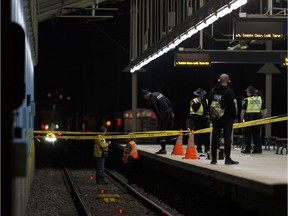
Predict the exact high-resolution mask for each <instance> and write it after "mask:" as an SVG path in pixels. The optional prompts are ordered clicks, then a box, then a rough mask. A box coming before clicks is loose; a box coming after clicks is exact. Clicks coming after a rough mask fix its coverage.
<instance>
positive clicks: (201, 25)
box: [196, 20, 208, 31]
mask: <svg viewBox="0 0 288 216" xmlns="http://www.w3.org/2000/svg"><path fill="white" fill-rule="evenodd" d="M207 26H208V25H207V24H206V23H205V21H204V20H203V21H201V22H199V23H198V24H197V25H196V29H197V31H201V30H202V29H204V28H206V27H207Z"/></svg>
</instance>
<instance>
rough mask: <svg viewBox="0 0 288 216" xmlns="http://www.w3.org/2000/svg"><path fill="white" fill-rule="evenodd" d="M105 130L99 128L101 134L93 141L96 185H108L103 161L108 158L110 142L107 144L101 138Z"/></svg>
mask: <svg viewBox="0 0 288 216" xmlns="http://www.w3.org/2000/svg"><path fill="white" fill-rule="evenodd" d="M106 132H107V129H106V128H105V127H101V134H99V135H98V137H97V138H96V139H95V141H94V150H93V156H94V157H95V159H96V184H99V185H104V184H108V181H107V179H106V177H105V174H104V169H105V160H106V158H107V157H108V146H109V145H110V141H109V142H107V141H106V139H105V138H104V137H103V135H105V133H106Z"/></svg>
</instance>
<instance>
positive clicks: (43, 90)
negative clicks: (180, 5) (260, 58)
mask: <svg viewBox="0 0 288 216" xmlns="http://www.w3.org/2000/svg"><path fill="white" fill-rule="evenodd" d="M233 16H235V14H231V15H229V16H226V17H224V18H223V19H221V20H219V21H217V22H216V23H215V25H214V38H212V37H211V36H210V35H211V32H210V30H211V28H209V27H208V28H206V29H205V30H204V43H203V49H224V50H226V48H227V47H228V46H229V42H231V40H229V37H228V38H227V37H223V35H227V34H231V32H232V17H233ZM129 31H130V18H129V1H128V2H124V3H123V4H122V5H120V8H119V13H118V14H117V15H116V16H115V17H114V18H113V19H109V20H105V21H91V20H87V19H68V18H65V19H64V18H58V19H53V20H49V21H45V22H43V23H40V25H39V62H38V64H37V66H36V68H35V96H36V103H37V117H36V127H38V128H39V127H40V124H41V123H43V122H47V121H52V120H53V121H55V119H58V118H59V119H61V120H59V121H60V122H62V125H63V126H62V130H67V126H66V125H67V124H70V125H71V127H69V129H71V130H81V129H83V128H81V125H82V123H83V122H85V124H86V128H85V129H86V130H94V131H95V130H96V131H97V130H98V129H99V127H100V126H101V125H102V124H103V122H105V121H106V120H112V121H113V120H114V119H115V115H117V116H119V115H121V114H122V113H123V112H124V111H125V110H130V109H131V97H132V96H131V82H132V81H131V74H130V73H129V72H123V70H124V68H125V67H126V66H127V65H128V64H129V58H130V53H129V52H130V33H129ZM223 39H227V40H223ZM179 47H185V48H188V47H189V48H197V47H199V34H198V35H196V36H193V37H192V38H190V39H188V40H187V41H185V42H183V43H182V44H180V45H179ZM249 49H251V50H256V49H262V50H265V49H266V48H265V43H260V44H254V45H250V46H249ZM273 49H275V50H277V49H284V50H287V39H286V40H285V41H281V42H273ZM173 55H174V51H170V52H168V53H167V54H166V55H164V56H162V57H160V58H159V59H156V60H154V61H153V62H151V63H150V64H149V65H146V66H145V67H144V69H145V70H146V72H139V73H138V92H140V90H141V89H142V88H145V89H148V90H150V91H160V92H162V93H163V94H165V95H166V96H167V97H168V98H170V100H171V102H172V104H173V106H174V109H175V121H176V128H175V129H178V128H186V118H188V115H189V102H190V100H191V99H192V98H193V97H194V95H193V92H194V91H195V90H196V89H197V88H199V87H201V88H202V89H204V90H205V91H207V92H208V91H209V90H210V89H211V88H212V87H213V86H214V85H215V84H216V82H217V79H218V77H219V75H220V74H221V73H227V74H229V75H230V77H231V80H232V82H231V87H232V88H233V89H234V90H235V93H236V95H237V100H238V103H239V108H240V104H241V99H242V98H243V97H245V96H246V93H245V92H244V90H245V89H246V88H247V86H249V85H254V86H255V87H256V88H257V89H258V90H260V91H262V92H263V93H265V75H264V74H259V73H257V71H258V70H259V69H260V68H261V67H262V66H263V65H262V64H212V66H211V67H209V68H207V67H205V68H200V67H174V62H173V60H174V58H173ZM275 66H276V67H277V68H278V69H279V70H281V74H275V75H273V76H272V77H273V82H272V83H273V84H272V86H273V92H272V104H273V110H272V116H276V115H282V114H286V113H287V69H286V68H281V67H280V65H275ZM48 93H51V94H52V97H50V98H48V97H47V95H48ZM60 94H62V95H63V96H64V97H63V98H62V99H61V100H60V99H59V97H58V96H59V95H60ZM67 96H70V97H71V100H69V101H68V100H66V97H67ZM138 107H147V104H146V102H145V101H143V100H142V99H141V98H140V97H138ZM268 109H271V108H270V107H268ZM53 110H54V112H53ZM272 127H273V131H272V133H273V135H275V136H285V137H287V122H280V123H274V124H272Z"/></svg>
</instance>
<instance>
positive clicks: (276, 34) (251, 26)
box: [233, 17, 287, 40]
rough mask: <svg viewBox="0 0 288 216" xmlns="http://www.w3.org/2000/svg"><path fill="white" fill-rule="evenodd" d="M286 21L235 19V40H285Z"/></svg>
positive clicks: (280, 19) (278, 19)
mask: <svg viewBox="0 0 288 216" xmlns="http://www.w3.org/2000/svg"><path fill="white" fill-rule="evenodd" d="M286 25H287V23H286V19H283V18H239V17H237V18H234V22H233V38H234V40H284V37H285V33H286V30H285V29H286Z"/></svg>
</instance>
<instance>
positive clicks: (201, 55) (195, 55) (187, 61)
mask: <svg viewBox="0 0 288 216" xmlns="http://www.w3.org/2000/svg"><path fill="white" fill-rule="evenodd" d="M174 66H199V67H210V66H211V61H210V55H209V52H193V51H191V52H175V56H174Z"/></svg>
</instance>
